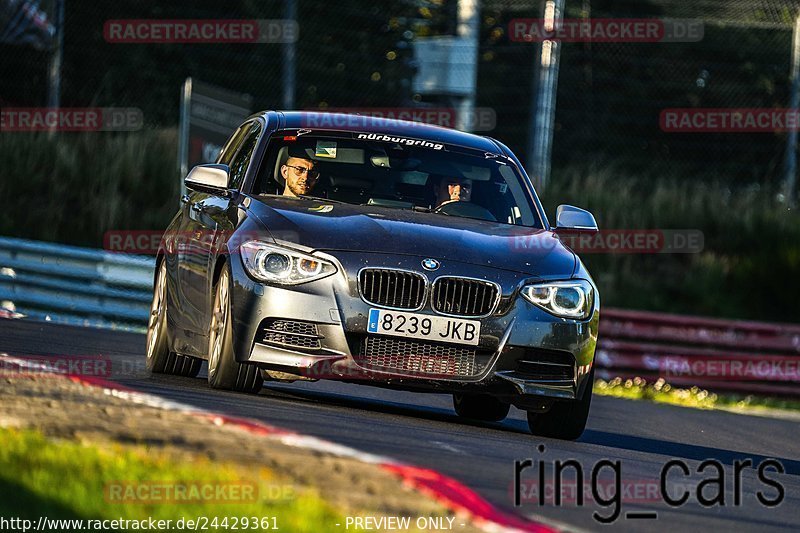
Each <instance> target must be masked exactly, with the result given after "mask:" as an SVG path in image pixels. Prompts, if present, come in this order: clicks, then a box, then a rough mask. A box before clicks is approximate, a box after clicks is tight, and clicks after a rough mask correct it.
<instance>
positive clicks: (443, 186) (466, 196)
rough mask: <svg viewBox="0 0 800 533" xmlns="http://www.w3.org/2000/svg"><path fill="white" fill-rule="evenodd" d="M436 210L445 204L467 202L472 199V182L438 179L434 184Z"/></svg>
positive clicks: (459, 179)
mask: <svg viewBox="0 0 800 533" xmlns="http://www.w3.org/2000/svg"><path fill="white" fill-rule="evenodd" d="M434 193H435V195H436V208H437V209H438V208H439V207H441V205H442V204H445V203H447V202H469V201H470V200H471V199H472V180H471V179H469V178H448V177H442V178H439V181H438V182H437V183H436V184H435V188H434Z"/></svg>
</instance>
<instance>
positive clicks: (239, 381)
mask: <svg viewBox="0 0 800 533" xmlns="http://www.w3.org/2000/svg"><path fill="white" fill-rule="evenodd" d="M232 322H233V321H232V318H231V301H230V272H229V270H228V265H225V266H223V267H222V272H221V273H220V275H219V280H218V281H217V284H216V286H215V287H214V303H213V305H212V308H211V322H210V325H209V332H208V384H209V385H210V386H211V387H212V388H214V389H225V390H233V391H238V392H247V393H251V394H255V393H258V391H260V390H261V386H262V385H263V383H264V379H263V378H262V377H261V371H260V370H259V368H258V367H257V366H255V365H243V364H241V363H237V362H236V358H235V357H234V353H233V332H232Z"/></svg>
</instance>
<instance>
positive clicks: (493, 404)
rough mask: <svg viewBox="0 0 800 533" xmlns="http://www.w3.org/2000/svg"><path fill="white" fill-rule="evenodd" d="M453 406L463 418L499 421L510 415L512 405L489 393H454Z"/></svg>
mask: <svg viewBox="0 0 800 533" xmlns="http://www.w3.org/2000/svg"><path fill="white" fill-rule="evenodd" d="M453 407H454V408H455V410H456V414H457V415H458V416H460V417H463V418H472V419H473V420H483V421H485V422H499V421H501V420H503V419H504V418H505V417H507V416H508V410H509V409H510V408H511V406H510V405H509V404H507V403H503V402H501V401H500V400H498V399H497V398H495V397H493V396H489V395H488V394H473V395H465V394H453Z"/></svg>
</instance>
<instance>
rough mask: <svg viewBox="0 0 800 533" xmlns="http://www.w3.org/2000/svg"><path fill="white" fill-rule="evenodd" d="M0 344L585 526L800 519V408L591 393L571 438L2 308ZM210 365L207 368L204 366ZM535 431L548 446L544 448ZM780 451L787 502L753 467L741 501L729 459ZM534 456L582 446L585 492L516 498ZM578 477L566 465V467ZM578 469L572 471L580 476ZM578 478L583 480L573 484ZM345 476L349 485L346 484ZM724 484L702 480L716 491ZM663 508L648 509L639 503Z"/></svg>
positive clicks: (770, 527)
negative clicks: (104, 372) (521, 464)
mask: <svg viewBox="0 0 800 533" xmlns="http://www.w3.org/2000/svg"><path fill="white" fill-rule="evenodd" d="M0 353H8V354H10V355H18V356H25V355H104V356H107V357H109V358H110V359H111V361H112V368H113V375H112V378H111V379H113V380H115V381H118V382H120V383H123V384H124V385H126V386H128V387H131V388H134V389H137V390H141V391H143V392H147V393H150V394H155V395H159V396H162V397H165V398H170V399H172V400H175V401H179V402H183V403H186V404H190V405H193V406H197V407H200V408H204V409H210V410H214V411H218V412H223V413H225V414H228V415H234V416H244V417H250V418H254V419H258V420H261V421H263V422H266V423H269V424H273V425H276V426H279V427H283V428H286V429H291V430H294V431H297V432H300V433H305V434H309V435H314V436H317V437H321V438H324V439H327V440H329V441H333V442H336V443H340V444H345V445H348V446H351V447H354V448H357V449H360V450H363V451H366V452H371V453H376V454H380V455H385V456H389V457H393V458H396V459H399V460H401V461H406V462H408V463H411V464H414V465H417V466H423V467H428V468H433V469H436V470H438V471H440V472H442V473H444V474H447V475H449V476H452V477H454V478H456V479H458V480H460V481H462V482H464V483H465V484H467V485H468V486H469V487H471V488H472V489H474V490H476V491H477V492H478V493H479V494H481V495H482V496H484V497H485V498H487V499H488V500H489V501H491V502H492V503H494V504H495V505H496V506H498V507H499V508H502V509H505V510H508V511H511V512H514V513H517V514H520V515H524V516H529V517H537V518H543V519H544V520H545V521H551V522H553V523H556V524H560V525H562V526H564V525H566V526H569V527H570V528H575V529H583V530H593V531H596V530H601V529H608V528H609V527H614V528H621V529H624V530H632V531H656V530H662V529H664V528H665V527H672V528H675V529H676V530H683V531H753V530H759V531H798V530H800V422H797V421H792V420H778V419H772V418H762V417H755V416H744V415H737V414H732V413H726V412H719V411H700V410H694V409H685V408H680V407H673V406H667V405H659V404H651V403H646V402H633V401H628V400H620V399H613V398H607V397H598V396H595V398H594V400H593V403H592V409H591V413H590V415H589V424H588V427H587V430H586V432H585V433H584V434H583V436H582V437H581V439H580V440H578V441H576V442H565V441H558V440H552V439H544V438H537V437H534V436H532V435H530V434H529V433H528V428H527V423H526V421H525V417H524V413H523V412H521V411H518V410H516V409H513V408H512V411H511V414H510V415H509V418H508V419H506V420H505V421H503V422H501V423H491V424H489V423H487V424H483V423H472V422H468V421H464V420H461V419H459V418H458V417H457V416H456V415H455V413H454V412H453V410H452V407H451V399H450V397H449V396H445V395H438V394H413V393H406V392H397V391H393V390H386V389H381V388H375V387H368V386H362V385H353V384H344V383H335V382H317V383H294V384H268V385H267V386H265V388H264V389H263V390H262V391H261V393H260V394H259V395H257V396H250V395H245V394H238V393H231V392H222V391H216V390H212V389H210V388H209V387H208V385H207V383H206V380H205V378H204V377H200V378H195V379H190V378H177V377H173V376H150V375H149V374H147V373H146V372H145V371H144V355H143V354H144V336H143V335H137V334H132V333H122V332H114V331H108V330H97V329H89V328H77V327H72V326H61V325H55V324H48V323H42V322H28V321H25V320H0ZM201 376H205V374H204V373H201ZM540 445H543V446H544V451H543V452H540V451H539V448H540ZM769 458H774V459H777V460H778V461H779V462H780V463H781V464H782V466H783V468H784V470H785V473H784V474H778V473H775V472H774V471H773V470H770V469H768V471H767V473H766V477H768V478H770V479H772V480H774V481H773V482H777V483H779V484H780V485H781V486H782V487H783V491H784V496H783V499H782V502H781V503H780V504H779V505H777V506H774V507H766V506H764V505H762V504H760V503H759V501H758V500H757V497H756V493H757V492H758V491H761V492H762V493H763V495H764V496H765V497H766V498H768V499H770V500H775V499H777V498H778V491H777V490H776V489H775V488H774V487H771V486H770V485H767V484H766V483H764V482H762V481H760V480H759V478H758V473H757V469H756V468H749V467H746V468H744V469H743V470H742V472H741V479H742V482H741V490H740V492H741V501H740V504H739V505H735V502H734V492H735V487H734V484H735V477H736V476H735V473H734V463H735V462H736V461H744V460H746V459H750V460H751V461H752V463H753V464H754V465H758V464H759V463H761V462H762V461H764V460H766V459H769ZM525 459H532V460H534V462H535V464H536V465H537V466H536V467H533V468H529V469H526V470H524V471H523V472H522V474H521V480H522V482H523V484H525V485H526V486H527V485H530V484H532V485H533V486H534V487H536V486H538V472H539V468H538V465H539V464H540V461H543V462H544V464H545V466H546V468H545V469H544V473H545V486H546V487H552V480H553V472H552V462H553V461H556V460H561V461H566V460H568V459H575V460H576V461H577V462H578V463H579V464H580V465H581V466H582V468H583V470H584V475H585V477H586V484H587V488H586V492H585V493H586V494H587V496H589V497H587V499H586V500H585V501H584V505H583V506H579V505H576V504H575V503H574V501H567V500H569V499H570V496H569V494H570V489H569V487H568V483H567V482H565V486H567V488H566V489H564V493H565V495H566V496H565V501H563V502H562V504H561V505H560V506H555V505H553V504H552V503H549V504H547V505H545V506H539V505H537V504H536V501H535V500H536V498H535V496H534V497H533V498H527V499H526V496H530V493H529V492H525V491H523V493H522V500H523V501H522V505H521V506H519V507H517V506H515V505H514V490H513V488H514V485H515V475H514V463H515V461H522V460H525ZM603 459H606V460H611V461H620V465H621V467H620V472H621V484H620V485H619V487H620V492H619V494H621V495H622V501H621V503H620V504H619V505H616V504H615V503H608V504H607V505H599V504H597V503H592V501H591V498H590V496H591V490H590V485H591V471H592V468H593V467H594V466H595V465H596V464H597V463H598V461H601V460H603ZM671 459H678V460H680V461H682V462H683V463H685V464H686V466H687V467H688V468H689V470H690V475H689V476H684V475H683V474H682V473H681V472H680V471H679V470H678V469H677V468H676V469H674V471H673V475H670V476H669V477H668V480H669V483H668V491H673V492H672V493H671V494H672V495H673V496H675V497H677V496H680V495H682V494H683V492H684V491H688V492H689V494H690V495H691V496H690V498H689V500H688V501H687V502H686V503H685V504H684V505H682V506H678V507H670V506H669V505H667V504H666V503H664V502H663V501H662V499H661V497H660V495H659V494H657V493H654V492H653V487H657V486H658V483H659V478H660V473H661V469H662V467H663V466H664V464H665V463H666V462H667V461H669V460H671ZM706 459H713V460H716V461H718V462H719V463H721V464H722V465H723V468H724V472H723V474H722V476H723V478H724V484H725V485H724V486H725V490H724V494H725V505H724V506H720V505H715V506H712V507H704V506H702V505H700V504H699V503H698V501H697V497H696V492H697V488H698V483H700V482H702V481H703V480H707V479H715V478H717V476H718V472H717V470H716V469H715V468H714V467H707V469H706V470H704V471H703V472H701V473H698V472H697V470H698V467H699V465H700V464H701V463H702V462H703V461H704V460H706ZM566 471H567V472H574V470H572V469H567V470H566ZM603 472H604V475H603V476H601V477H600V482H599V483H598V484H597V487H598V489H599V491H600V492H599V493H598V494H599V495H600V497H601V498H609V500H606V501H610V499H612V497H613V495H614V494H615V493H617V491H616V490H615V487H617V485H616V482H615V481H614V479H613V477H610V476H608V475H605V474H609V473H610V470H609V469H604V470H603ZM567 478H569V476H567ZM572 479H573V480H574V477H573V478H572ZM572 488H574V485H572ZM343 490H346V487H343ZM716 493H717V487H716V485H714V486H710V487H705V489H704V494H706V495H707V496H709V497H713V496H714V495H715V494H716ZM616 508H619V510H620V514H619V517H618V518H617V520H616V521H615V522H614V523H613V525H612V526H604V525H602V524H600V523H599V522H597V521H596V520H595V518H594V517H593V513H595V512H597V513H599V514H600V515H602V516H609V515H611V514H612V513H613V511H614V510H615V509H616ZM642 512H645V513H652V512H654V513H656V515H657V517H656V518H642V517H637V516H636V515H632V514H631V513H642Z"/></svg>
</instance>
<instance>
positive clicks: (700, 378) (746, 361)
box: [595, 309, 800, 396]
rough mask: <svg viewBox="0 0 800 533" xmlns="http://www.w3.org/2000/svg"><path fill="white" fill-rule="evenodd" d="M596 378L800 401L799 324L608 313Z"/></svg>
mask: <svg viewBox="0 0 800 533" xmlns="http://www.w3.org/2000/svg"><path fill="white" fill-rule="evenodd" d="M596 360H597V366H598V369H597V370H596V371H595V375H596V376H597V377H602V378H604V379H609V378H614V377H617V376H620V377H637V376H638V377H642V378H645V379H646V380H648V381H650V382H652V381H655V380H657V379H658V378H663V379H664V380H665V381H666V382H668V383H670V384H673V385H685V386H694V385H696V386H698V387H701V388H704V389H709V390H721V391H731V392H741V393H747V394H749V393H755V394H769V395H785V396H800V325H796V324H769V323H763V322H750V321H741V320H719V319H713V318H705V317H696V316H683V315H670V314H665V313H650V312H643V311H624V310H621V309H603V311H602V312H601V319H600V340H599V342H598V347H597V357H596Z"/></svg>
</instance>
